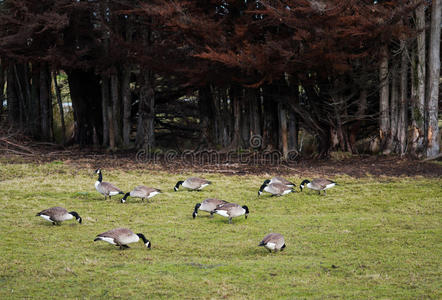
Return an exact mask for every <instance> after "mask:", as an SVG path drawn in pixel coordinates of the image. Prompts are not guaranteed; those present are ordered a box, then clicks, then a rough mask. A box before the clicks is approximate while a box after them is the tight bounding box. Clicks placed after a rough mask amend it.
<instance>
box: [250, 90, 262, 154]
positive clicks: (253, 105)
mask: <svg viewBox="0 0 442 300" xmlns="http://www.w3.org/2000/svg"><path fill="white" fill-rule="evenodd" d="M246 98H247V103H248V105H249V113H250V116H249V120H250V133H249V136H250V138H251V137H252V136H261V116H260V108H261V99H260V98H259V97H257V90H256V89H251V88H248V89H246ZM251 146H255V145H251Z"/></svg>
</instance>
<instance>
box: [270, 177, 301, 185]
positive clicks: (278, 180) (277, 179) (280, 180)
mask: <svg viewBox="0 0 442 300" xmlns="http://www.w3.org/2000/svg"><path fill="white" fill-rule="evenodd" d="M267 180H268V179H267ZM267 180H266V181H267ZM266 181H264V182H266ZM269 183H270V184H272V183H282V184H284V185H286V186H289V187H294V186H296V184H294V183H293V182H291V181H288V180H287V179H285V178H282V177H278V176H275V177H273V178H272V179H270V182H269Z"/></svg>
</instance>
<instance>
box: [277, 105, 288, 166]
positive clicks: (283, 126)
mask: <svg viewBox="0 0 442 300" xmlns="http://www.w3.org/2000/svg"><path fill="white" fill-rule="evenodd" d="M278 108H279V129H280V131H279V132H280V141H281V143H280V144H281V150H282V157H283V158H284V160H287V156H288V153H289V147H288V139H287V136H288V135H287V111H286V109H285V108H284V106H283V105H282V104H279V105H278Z"/></svg>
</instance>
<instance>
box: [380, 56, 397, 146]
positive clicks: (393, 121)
mask: <svg viewBox="0 0 442 300" xmlns="http://www.w3.org/2000/svg"><path fill="white" fill-rule="evenodd" d="M398 71H399V68H398V66H397V60H394V61H393V67H392V71H391V73H392V74H391V88H390V90H391V95H390V138H389V139H388V142H387V147H386V149H385V150H387V152H388V153H389V152H391V151H393V152H395V149H396V144H397V141H396V137H397V132H398V116H399V115H398V113H399V109H398V108H399V84H398V83H399V80H398V77H399V76H398V75H399V74H398ZM385 150H384V153H385Z"/></svg>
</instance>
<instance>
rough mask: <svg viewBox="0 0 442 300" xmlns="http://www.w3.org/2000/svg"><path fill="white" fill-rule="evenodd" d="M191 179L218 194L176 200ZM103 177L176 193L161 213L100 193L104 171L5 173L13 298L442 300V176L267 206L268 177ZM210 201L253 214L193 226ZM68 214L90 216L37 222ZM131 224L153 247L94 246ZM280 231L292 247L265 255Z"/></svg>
mask: <svg viewBox="0 0 442 300" xmlns="http://www.w3.org/2000/svg"><path fill="white" fill-rule="evenodd" d="M189 175H201V176H204V177H206V178H207V179H209V180H211V181H213V184H212V185H211V186H209V187H208V188H207V189H205V190H203V191H201V192H187V191H185V190H184V189H181V190H180V191H179V192H173V186H174V185H175V183H176V182H177V181H178V180H179V179H183V178H185V177H187V176H189ZM103 176H104V180H105V181H110V182H113V183H115V184H116V185H117V186H119V187H120V188H121V189H123V190H125V191H127V190H129V189H130V188H132V187H134V186H135V185H138V184H146V185H149V186H153V187H158V188H161V189H162V190H163V191H164V193H163V194H161V195H158V196H156V197H154V198H152V200H153V202H152V203H149V204H146V203H141V202H140V199H134V198H129V199H128V202H127V203H126V204H120V203H119V201H118V200H119V198H120V197H115V198H113V199H112V200H111V201H109V200H107V201H104V200H103V197H102V196H101V195H100V194H98V193H97V192H96V191H95V188H94V182H95V180H96V176H95V174H93V170H92V169H90V170H89V169H83V168H74V167H72V166H68V165H65V164H63V163H62V162H56V163H46V164H42V165H36V164H8V163H4V162H3V163H0V190H1V191H2V193H1V196H0V199H1V201H0V207H1V209H0V237H1V239H0V253H1V254H2V255H1V256H0V287H1V288H0V299H10V298H20V299H22V298H56V297H63V298H65V297H66V298H91V299H94V298H139V299H148V298H234V299H246V298H247V299H250V298H252V299H269V298H287V299H294V298H314V299H324V298H357V299H367V298H382V299H422V298H432V299H440V298H441V297H442V292H441V283H442V276H441V270H442V268H441V261H442V259H441V258H442V257H441V256H442V255H441V254H442V251H441V250H442V227H441V219H442V218H441V216H442V213H441V212H442V211H441V208H442V207H441V181H440V179H439V180H438V179H426V178H422V177H420V178H406V177H401V178H390V177H385V178H383V177H380V178H374V177H366V178H363V179H355V178H351V177H347V176H342V177H336V178H334V179H335V180H336V181H338V182H339V184H340V185H339V186H337V187H336V188H334V189H332V190H329V192H328V194H327V196H326V197H323V196H321V197H319V196H317V194H316V193H315V192H311V191H307V192H302V193H296V194H291V195H288V196H284V197H278V198H276V197H272V198H271V197H268V196H267V195H266V196H261V197H260V198H257V190H258V188H259V186H260V184H261V183H262V181H263V180H264V179H265V178H264V177H262V176H261V177H259V176H252V175H250V176H224V175H220V174H203V173H202V174H191V173H189V174H170V173H165V172H158V171H150V170H143V171H141V170H137V171H131V170H123V169H114V170H107V169H104V170H103ZM288 178H290V179H292V180H294V181H295V182H297V183H299V182H300V180H301V179H302V178H301V177H299V176H288ZM207 197H218V198H221V199H225V200H228V201H231V202H236V203H238V204H241V205H244V204H246V205H248V207H249V209H250V215H249V218H248V219H247V220H245V219H244V218H243V217H242V218H236V219H234V220H233V224H232V225H229V224H228V223H227V220H226V219H225V218H223V217H221V216H215V217H214V218H213V219H210V218H208V214H206V213H205V212H200V214H199V215H198V217H197V218H196V219H195V220H193V219H192V217H191V213H192V211H193V207H194V205H195V203H197V202H200V201H201V200H203V199H205V198H207ZM57 205H58V206H64V207H66V208H67V209H68V210H75V211H77V212H78V213H79V214H80V216H81V217H82V218H83V224H82V225H80V224H78V223H76V222H75V221H68V222H65V223H63V224H62V225H61V226H52V225H51V224H50V223H49V222H47V221H45V220H43V219H42V218H38V217H35V214H36V213H37V212H39V211H40V210H42V209H45V208H48V207H51V206H57ZM119 226H123V227H128V228H131V229H132V230H134V231H135V232H142V233H144V234H145V235H146V237H147V238H148V239H150V240H151V242H152V250H150V251H149V250H147V249H146V248H145V247H144V246H143V244H142V243H137V244H132V245H131V248H130V249H128V250H124V251H121V250H119V249H118V248H117V247H115V246H112V245H110V244H107V243H103V242H95V243H94V242H93V239H94V238H95V236H96V235H97V234H98V233H101V232H103V231H106V230H109V229H112V228H115V227H119ZM269 232H279V233H281V234H283V235H284V237H285V240H286V244H287V248H286V249H285V251H283V252H281V253H276V254H274V253H272V254H269V253H268V252H267V251H266V250H265V249H263V248H262V247H257V245H258V243H259V242H260V240H261V239H262V238H263V237H264V235H266V234H267V233H269ZM332 266H336V267H337V268H334V267H332Z"/></svg>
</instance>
